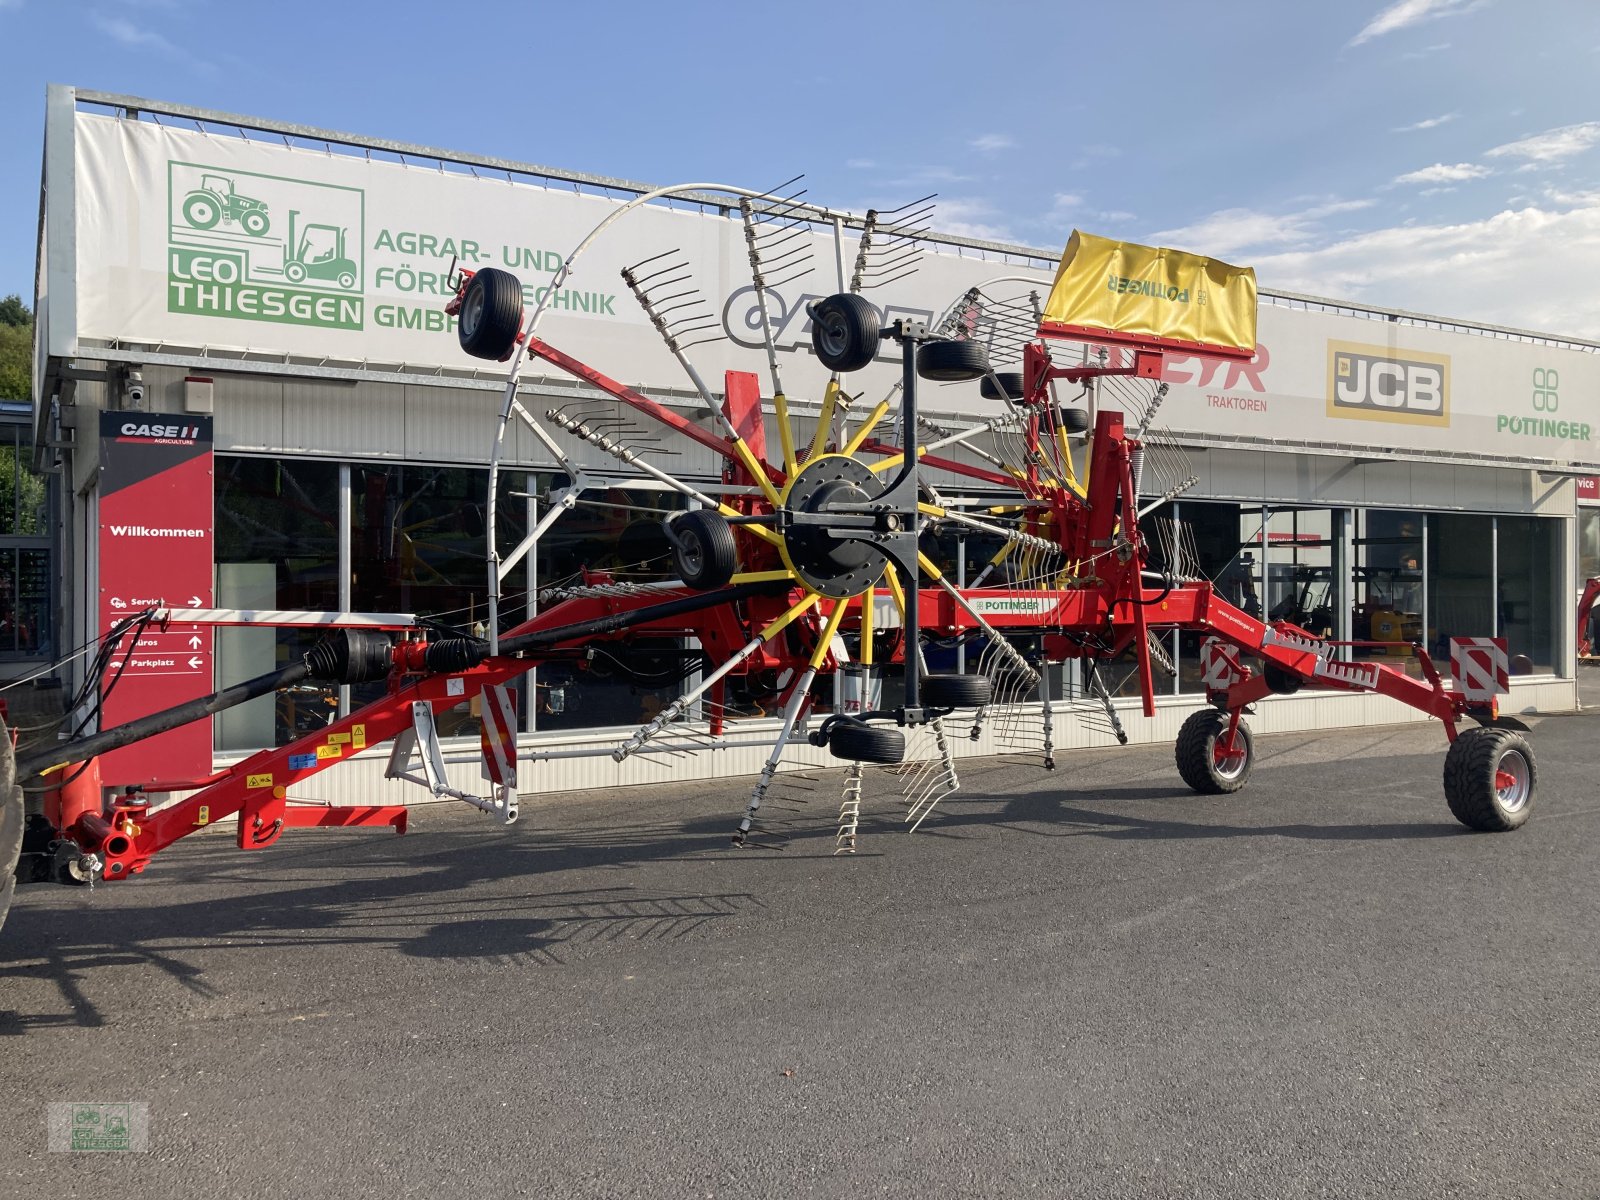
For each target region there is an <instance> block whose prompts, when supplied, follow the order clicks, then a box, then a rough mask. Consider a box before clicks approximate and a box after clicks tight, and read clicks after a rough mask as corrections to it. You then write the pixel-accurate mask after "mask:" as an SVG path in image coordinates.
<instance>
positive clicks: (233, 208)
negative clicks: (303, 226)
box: [183, 175, 272, 237]
mask: <svg viewBox="0 0 1600 1200" xmlns="http://www.w3.org/2000/svg"><path fill="white" fill-rule="evenodd" d="M183 219H184V220H185V221H187V222H189V224H191V225H193V226H194V227H195V228H196V229H215V228H216V227H217V223H218V222H219V221H226V222H229V223H232V224H237V225H238V226H240V228H242V229H243V230H244V231H245V232H246V233H248V234H249V235H250V236H251V237H261V236H262V235H263V234H265V233H266V232H267V230H268V229H269V228H270V227H271V224H272V222H271V220H270V219H269V218H268V217H267V206H266V204H264V203H263V202H262V201H260V200H257V199H255V198H254V197H252V196H241V195H240V194H239V193H238V192H236V191H235V190H234V187H233V180H231V179H229V178H228V177H227V176H226V175H202V176H201V177H200V186H199V187H197V188H195V189H194V190H193V191H192V192H190V193H189V194H188V195H187V196H185V197H184V198H183Z"/></svg>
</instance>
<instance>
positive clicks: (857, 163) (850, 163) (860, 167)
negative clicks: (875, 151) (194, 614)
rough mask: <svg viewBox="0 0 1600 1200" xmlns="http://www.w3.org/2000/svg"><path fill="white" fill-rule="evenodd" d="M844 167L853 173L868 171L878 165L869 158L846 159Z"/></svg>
mask: <svg viewBox="0 0 1600 1200" xmlns="http://www.w3.org/2000/svg"><path fill="white" fill-rule="evenodd" d="M844 165H845V166H847V167H849V168H851V169H852V170H855V171H868V170H871V169H872V168H873V167H875V166H877V165H878V164H877V163H875V162H873V161H872V159H870V158H847V159H845V163H844Z"/></svg>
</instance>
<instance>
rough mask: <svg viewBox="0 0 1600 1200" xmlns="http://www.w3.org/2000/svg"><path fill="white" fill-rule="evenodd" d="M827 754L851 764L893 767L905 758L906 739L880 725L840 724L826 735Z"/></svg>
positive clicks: (848, 722) (901, 734) (854, 722)
mask: <svg viewBox="0 0 1600 1200" xmlns="http://www.w3.org/2000/svg"><path fill="white" fill-rule="evenodd" d="M828 753H830V754H832V755H833V756H834V757H835V758H848V759H850V760H851V761H852V762H864V763H882V764H883V765H885V766H891V767H892V766H895V765H896V764H898V763H899V762H901V761H902V760H903V759H904V758H905V756H906V735H905V734H903V733H901V732H900V731H899V730H898V729H890V728H888V727H886V726H883V725H868V724H866V723H865V722H861V721H840V722H839V723H838V724H837V725H835V726H834V727H833V728H832V729H831V730H829V731H828Z"/></svg>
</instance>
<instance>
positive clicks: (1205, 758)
mask: <svg viewBox="0 0 1600 1200" xmlns="http://www.w3.org/2000/svg"><path fill="white" fill-rule="evenodd" d="M1227 732H1228V714H1227V713H1225V712H1222V711H1221V710H1220V709H1215V708H1202V709H1201V710H1200V711H1199V712H1196V713H1190V714H1189V719H1188V720H1186V721H1184V723H1183V727H1182V728H1181V729H1179V730H1178V741H1177V743H1176V745H1175V746H1174V747H1173V757H1174V758H1176V760H1177V763H1178V774H1179V775H1181V776H1183V781H1184V782H1185V783H1187V784H1188V785H1189V786H1190V787H1191V788H1193V789H1194V790H1195V791H1197V792H1199V793H1200V794H1201V795H1203V796H1219V795H1223V794H1226V793H1228V792H1237V791H1238V790H1239V789H1240V788H1242V787H1243V786H1244V785H1245V781H1246V780H1248V779H1249V778H1250V771H1251V769H1252V768H1253V767H1254V766H1255V759H1256V750H1255V740H1254V739H1253V738H1252V737H1251V736H1250V727H1249V726H1248V725H1246V724H1245V723H1244V722H1243V721H1242V720H1241V721H1240V722H1239V726H1238V728H1237V729H1236V730H1235V731H1234V749H1233V751H1232V753H1227V752H1224V751H1223V749H1222V747H1221V744H1220V743H1221V741H1222V738H1223V735H1224V734H1226V733H1227Z"/></svg>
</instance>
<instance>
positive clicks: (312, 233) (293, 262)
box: [283, 212, 356, 290]
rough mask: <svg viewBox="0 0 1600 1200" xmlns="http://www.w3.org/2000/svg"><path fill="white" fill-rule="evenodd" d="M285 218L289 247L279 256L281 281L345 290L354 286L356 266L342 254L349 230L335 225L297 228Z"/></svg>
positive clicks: (294, 215) (291, 217)
mask: <svg viewBox="0 0 1600 1200" xmlns="http://www.w3.org/2000/svg"><path fill="white" fill-rule="evenodd" d="M299 216H300V214H299V213H298V212H291V213H290V214H289V245H288V247H287V249H286V250H285V251H284V256H283V277H284V278H285V279H287V280H288V281H289V282H290V283H304V282H305V281H306V280H307V279H323V280H330V281H332V282H334V283H337V284H338V285H339V286H340V287H342V288H344V289H346V290H349V289H351V288H353V287H355V286H356V264H355V261H354V260H353V259H351V258H350V256H349V255H348V254H346V253H345V238H346V237H347V236H348V234H349V230H347V229H345V228H343V227H342V226H339V225H322V224H314V225H300V226H299V227H298V229H297V228H296V224H295V222H296V220H297V218H298V217H299Z"/></svg>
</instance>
